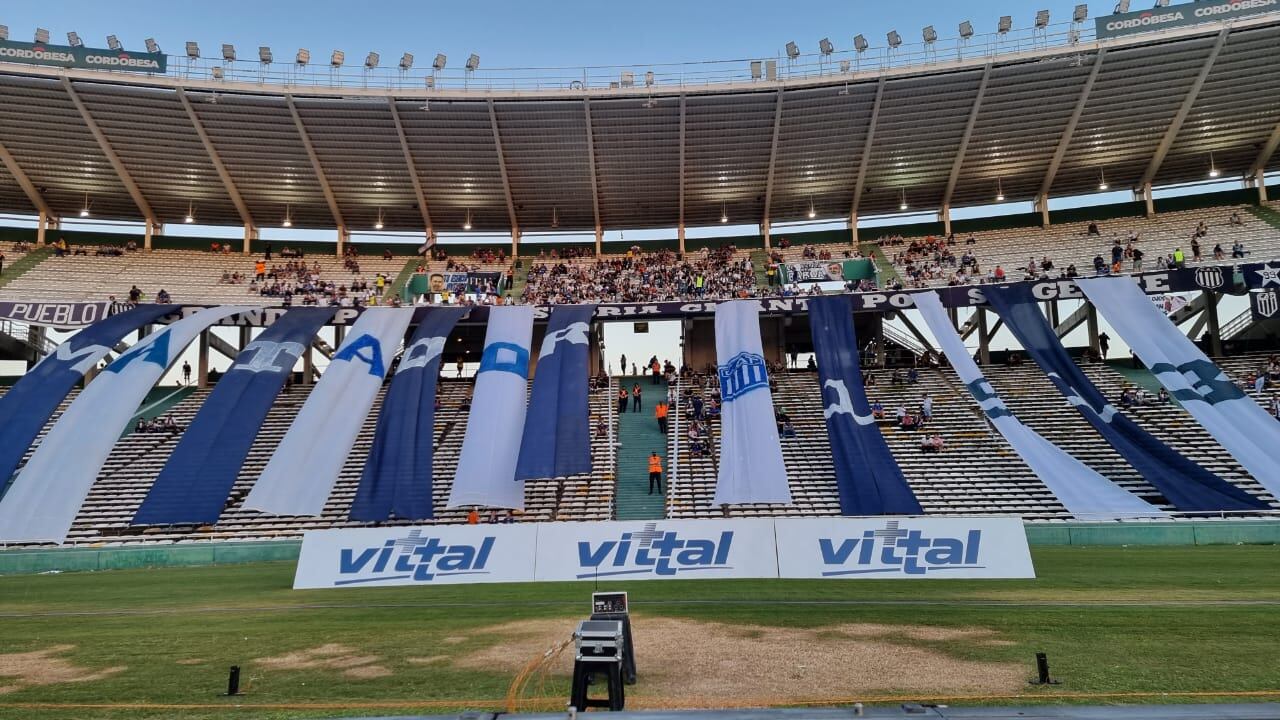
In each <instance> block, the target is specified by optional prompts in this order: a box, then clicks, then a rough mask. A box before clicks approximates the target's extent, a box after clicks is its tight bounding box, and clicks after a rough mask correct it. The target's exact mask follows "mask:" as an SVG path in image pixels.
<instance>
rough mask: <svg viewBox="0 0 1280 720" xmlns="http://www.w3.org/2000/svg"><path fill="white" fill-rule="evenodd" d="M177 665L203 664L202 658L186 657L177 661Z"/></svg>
mask: <svg viewBox="0 0 1280 720" xmlns="http://www.w3.org/2000/svg"><path fill="white" fill-rule="evenodd" d="M178 664H179V665H203V664H204V658H186V659H184V660H179V661H178Z"/></svg>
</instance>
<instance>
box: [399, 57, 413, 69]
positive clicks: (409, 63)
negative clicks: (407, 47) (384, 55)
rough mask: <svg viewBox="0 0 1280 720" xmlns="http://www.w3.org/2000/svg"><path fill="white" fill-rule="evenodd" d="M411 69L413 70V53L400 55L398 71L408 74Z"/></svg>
mask: <svg viewBox="0 0 1280 720" xmlns="http://www.w3.org/2000/svg"><path fill="white" fill-rule="evenodd" d="M411 68H413V53H405V54H404V55H401V56H400V70H401V71H402V72H408V71H409V70H410V69H411Z"/></svg>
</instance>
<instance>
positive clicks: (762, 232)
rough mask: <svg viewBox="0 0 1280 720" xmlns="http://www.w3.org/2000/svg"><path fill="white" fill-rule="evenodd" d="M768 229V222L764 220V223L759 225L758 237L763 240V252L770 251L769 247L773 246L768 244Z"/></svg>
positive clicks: (766, 219)
mask: <svg viewBox="0 0 1280 720" xmlns="http://www.w3.org/2000/svg"><path fill="white" fill-rule="evenodd" d="M769 227H770V225H769V220H768V218H765V220H764V222H762V223H760V235H761V237H763V238H764V249H765V250H768V249H770V248H771V247H773V246H772V245H771V244H770V243H769Z"/></svg>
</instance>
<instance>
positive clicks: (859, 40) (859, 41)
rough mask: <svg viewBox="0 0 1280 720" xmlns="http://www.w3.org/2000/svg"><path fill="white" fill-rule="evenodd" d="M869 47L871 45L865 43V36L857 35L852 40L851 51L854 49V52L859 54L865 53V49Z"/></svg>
mask: <svg viewBox="0 0 1280 720" xmlns="http://www.w3.org/2000/svg"><path fill="white" fill-rule="evenodd" d="M869 47H871V43H868V42H867V36H866V35H857V36H855V37H854V38H853V49H854V50H857V51H858V52H860V53H861V52H866V51H867V48H869Z"/></svg>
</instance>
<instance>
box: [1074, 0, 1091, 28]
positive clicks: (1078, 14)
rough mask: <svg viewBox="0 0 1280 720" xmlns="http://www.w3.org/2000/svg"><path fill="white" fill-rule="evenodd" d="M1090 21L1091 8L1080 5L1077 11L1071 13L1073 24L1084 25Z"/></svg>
mask: <svg viewBox="0 0 1280 720" xmlns="http://www.w3.org/2000/svg"><path fill="white" fill-rule="evenodd" d="M1088 19H1089V6H1088V5H1086V4H1084V3H1080V4H1079V5H1077V6H1076V9H1075V10H1073V11H1072V12H1071V22H1077V23H1082V22H1084V21H1085V20H1088Z"/></svg>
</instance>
